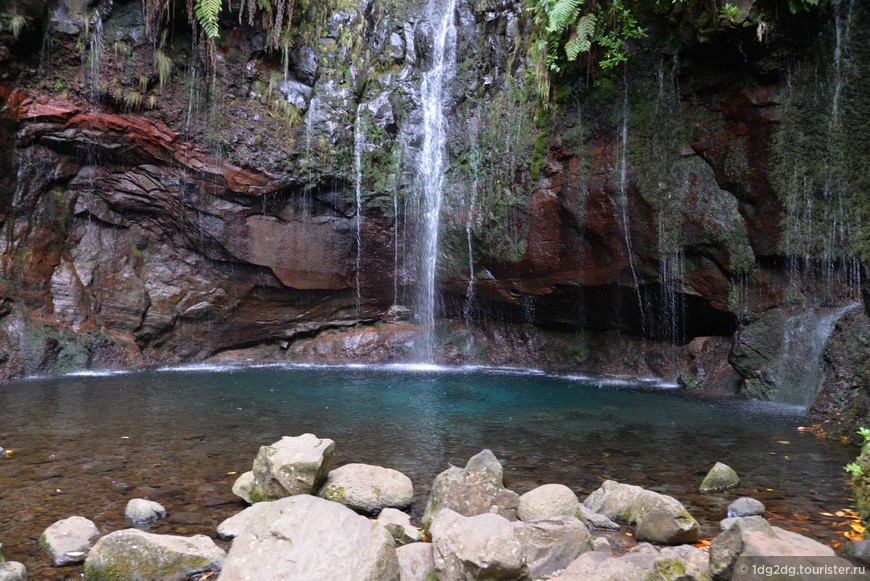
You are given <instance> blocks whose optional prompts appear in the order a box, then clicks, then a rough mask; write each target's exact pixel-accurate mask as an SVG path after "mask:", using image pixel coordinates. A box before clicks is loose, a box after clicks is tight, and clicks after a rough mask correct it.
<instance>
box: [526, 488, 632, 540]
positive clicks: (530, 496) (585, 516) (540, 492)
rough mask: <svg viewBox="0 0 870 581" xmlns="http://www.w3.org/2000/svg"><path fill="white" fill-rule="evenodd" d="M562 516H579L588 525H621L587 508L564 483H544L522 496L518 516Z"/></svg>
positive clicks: (610, 527) (528, 517)
mask: <svg viewBox="0 0 870 581" xmlns="http://www.w3.org/2000/svg"><path fill="white" fill-rule="evenodd" d="M560 516H572V517H577V518H579V519H580V520H581V521H582V522H583V524H585V525H586V526H587V527H590V528H594V529H605V530H616V529H618V528H619V525H618V524H616V523H615V522H613V521H612V520H610V519H609V518H607V517H606V516H604V515H603V514H598V513H597V512H593V511H591V510H589V509H588V508H586V507H585V506H584V505H583V504H581V503H580V501H579V500H578V499H577V495H576V494H574V491H573V490H571V489H570V488H568V487H567V486H565V485H564V484H544V485H543V486H539V487H537V488H535V489H533V490H530V491H528V492H526V493H525V494H523V495H522V496H520V504H519V507H518V508H517V518H518V519H520V520H522V521H533V520H538V519H545V518H554V517H560Z"/></svg>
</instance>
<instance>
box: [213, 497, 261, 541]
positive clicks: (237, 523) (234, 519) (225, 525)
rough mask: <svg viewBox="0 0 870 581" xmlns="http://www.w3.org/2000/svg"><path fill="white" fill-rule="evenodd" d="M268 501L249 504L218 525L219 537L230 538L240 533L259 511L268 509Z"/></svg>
mask: <svg viewBox="0 0 870 581" xmlns="http://www.w3.org/2000/svg"><path fill="white" fill-rule="evenodd" d="M270 504H271V503H270V502H258V503H257V504H254V505H251V506H249V507H248V508H246V509H245V510H243V511H242V512H240V513H238V514H236V515H233V516H231V517H230V518H228V519H226V520H225V521H223V522H222V523H221V524H219V525H218V528H217V534H218V536H219V537H220V538H222V539H226V540H230V539H234V538H236V537H237V536H239V535H240V534H241V532H242V531H243V530H245V527H247V526H248V524H249V523H250V522H251V520H253V519H254V517H255V516H256V515H258V514H260V512H261V511H264V510H268V508H269V505H270Z"/></svg>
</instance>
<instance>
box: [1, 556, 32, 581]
mask: <svg viewBox="0 0 870 581" xmlns="http://www.w3.org/2000/svg"><path fill="white" fill-rule="evenodd" d="M0 581H27V568H26V567H25V566H24V564H23V563H18V562H16V561H8V562H6V563H0Z"/></svg>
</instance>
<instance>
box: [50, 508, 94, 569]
mask: <svg viewBox="0 0 870 581" xmlns="http://www.w3.org/2000/svg"><path fill="white" fill-rule="evenodd" d="M99 537H100V531H99V530H97V525H95V524H94V523H93V522H91V521H90V520H88V519H86V518H84V517H82V516H71V517H69V518H66V519H63V520H60V521H57V522H56V523H54V524H53V525H51V526H50V527H48V528H47V529H45V532H43V533H42V535H41V536H40V537H39V546H41V547H42V548H43V549H45V550H46V551H48V553H49V555H51V559H52V561H53V562H54V564H55V565H56V566H61V565H69V564H71V563H81V562H82V561H84V560H85V557H86V556H87V554H88V551H89V550H90V548H91V547H92V546H94V542H95V541H96V540H97V539H98V538H99Z"/></svg>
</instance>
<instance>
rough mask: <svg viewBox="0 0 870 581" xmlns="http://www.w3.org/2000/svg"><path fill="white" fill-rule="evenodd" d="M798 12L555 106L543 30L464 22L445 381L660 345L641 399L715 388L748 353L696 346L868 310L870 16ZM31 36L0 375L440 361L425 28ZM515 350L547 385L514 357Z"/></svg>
mask: <svg viewBox="0 0 870 581" xmlns="http://www.w3.org/2000/svg"><path fill="white" fill-rule="evenodd" d="M773 4H775V3H764V2H755V3H749V4H747V6H748V7H749V8H748V9H747V10H746V11H745V13H744V12H741V16H740V18H741V19H742V20H741V21H740V22H735V23H731V24H729V23H726V22H721V21H718V20H716V19H715V18H713V19H712V20H711V18H710V17H709V15H706V14H695V13H694V12H693V11H692V10H690V9H688V8H686V6H689V7H691V6H692V4H691V3H688V4H677V5H675V7H674V9H673V11H672V13H671V14H668V15H664V16H663V15H656V14H648V15H642V19H643V20H644V22H643V23H644V25H645V26H646V27H647V28H648V31H649V35H648V37H647V38H646V39H644V40H643V41H639V43H638V44H637V45H636V46H633V47H632V49H633V51H632V52H633V54H634V56H633V57H632V59H631V60H630V61H629V63H628V64H627V65H626V66H624V67H621V68H619V69H618V71H617V72H616V73H615V74H610V75H607V74H598V75H597V76H596V77H595V78H594V79H593V78H591V77H590V76H588V75H586V74H584V73H583V72H582V71H581V70H579V68H578V69H577V70H574V69H570V70H567V71H565V72H564V73H563V74H561V75H557V76H554V78H553V92H552V100H551V105H550V106H549V107H543V106H542V105H541V104H540V102H539V101H538V99H537V97H536V93H535V91H536V87H535V82H534V73H533V63H532V62H531V60H530V57H529V56H528V49H529V45H530V42H531V38H532V34H533V26H532V22H531V20H530V16H529V14H528V13H527V12H526V11H525V10H524V4H523V3H522V2H519V1H505V0H502V1H497V0H460V1H459V2H457V9H456V13H455V15H454V18H455V25H456V27H457V38H458V43H457V50H456V70H455V74H454V75H453V77H452V80H451V82H450V84H449V86H448V87H447V93H448V98H447V99H446V101H445V107H446V111H447V115H448V118H449V127H448V131H449V140H448V144H447V155H448V160H449V169H448V173H447V176H446V184H447V185H446V187H445V189H444V202H443V206H442V212H441V221H440V233H439V241H440V253H439V256H438V277H437V280H438V284H439V296H440V297H441V304H440V311H439V316H440V318H442V319H443V320H445V321H447V320H452V321H453V322H452V323H450V324H447V323H445V325H444V326H443V328H442V329H441V330H440V331H439V334H438V336H439V338H440V340H441V350H440V355H439V357H440V358H442V359H445V360H475V359H478V360H479V359H484V360H490V361H502V360H524V358H529V359H533V358H535V357H542V358H543V359H544V360H553V359H555V360H557V361H561V367H566V368H576V367H579V368H583V367H584V361H587V360H588V358H584V357H582V356H581V355H582V353H583V351H584V349H586V348H585V347H583V345H586V344H587V341H586V339H585V338H587V337H590V336H594V337H598V338H599V339H598V340H600V341H604V342H610V343H611V344H619V343H622V342H624V341H626V340H631V338H635V339H634V340H636V341H639V342H640V343H639V345H641V346H640V347H639V349H640V350H641V351H649V350H650V349H652V350H653V351H659V350H665V351H670V355H669V357H670V358H671V359H674V358H677V359H680V360H681V361H682V363H680V364H673V365H669V366H665V367H667V370H666V371H663V369H662V367H661V366H657V365H655V364H653V365H647V364H646V363H644V364H639V363H636V364H634V365H629V366H628V367H630V368H631V369H632V371H640V372H656V373H659V374H663V375H666V376H668V377H670V378H674V377H676V375H678V374H679V373H680V369H681V368H687V369H688V371H687V372H686V373H684V375H685V376H686V377H689V376H691V377H692V378H693V380H692V383H696V381H695V380H697V379H698V378H699V377H701V376H703V377H706V373H704V374H701V375H700V376H699V375H698V373H696V372H697V371H698V370H699V369H702V370H703V369H706V368H708V367H709V368H710V369H712V368H716V369H721V358H722V357H723V354H722V350H721V349H719V348H717V349H713V350H712V351H715V352H716V353H717V354H718V355H717V356H716V357H718V358H719V361H716V362H713V361H711V362H709V363H708V364H707V365H706V366H705V365H700V367H699V363H698V362H697V361H694V360H693V357H695V356H696V355H697V354H699V353H702V352H704V350H703V349H702V350H700V351H699V350H697V349H696V350H694V351H693V350H692V349H691V348H690V347H687V345H689V343H688V342H689V341H690V340H691V339H693V338H696V337H697V338H700V337H708V336H716V337H728V336H730V335H732V334H733V333H734V332H735V331H737V330H738V328H741V327H743V326H746V325H751V324H753V323H754V322H756V321H758V320H761V319H762V318H763V316H764V314H765V313H766V312H768V311H769V310H770V309H773V308H780V307H783V306H789V307H792V308H798V309H799V308H802V306H807V308H809V306H818V305H834V304H843V303H845V302H848V301H849V300H851V299H854V298H856V297H857V293H858V288H859V286H860V269H859V265H860V259H861V258H862V257H863V256H864V253H865V250H864V249H865V248H866V243H865V241H864V240H865V231H866V229H864V228H862V224H863V214H864V213H866V212H867V211H868V210H870V207H868V206H867V204H866V202H862V201H861V200H863V199H864V198H866V196H864V195H863V194H864V193H866V188H867V187H868V184H870V178H868V170H867V168H866V167H865V166H864V164H861V163H860V162H859V161H858V160H857V158H856V156H854V155H850V152H852V151H856V150H857V151H863V150H865V149H866V148H864V149H860V148H861V147H863V145H864V144H865V142H866V140H867V139H868V137H867V135H866V134H864V133H862V132H861V131H860V130H858V131H854V130H853V131H849V130H848V128H854V127H865V126H867V125H866V121H868V120H867V119H866V117H867V116H868V113H867V112H868V111H870V106H868V105H870V104H868V103H867V102H866V100H867V99H868V96H867V95H870V91H866V90H863V88H865V87H864V86H865V85H866V83H867V81H866V79H865V78H864V75H862V74H861V70H862V67H863V66H866V63H867V56H868V55H867V54H866V52H867V51H866V47H867V46H868V44H870V43H867V42H866V40H867V38H866V36H867V32H866V31H867V30H868V29H870V27H868V26H867V25H866V24H867V20H868V18H870V17H868V13H867V12H868V11H867V8H866V7H864V6H862V5H859V3H857V2H847V1H845V0H843V1H840V2H835V3H833V5H832V6H831V7H829V8H828V9H827V11H826V12H824V13H823V14H821V15H818V17H816V18H813V19H805V20H800V19H798V18H795V19H791V20H790V19H788V18H781V19H774V17H773V16H771V15H772V14H773V12H771V10H770V8H771V6H772V5H773ZM16 10H17V11H18V13H19V14H21V15H26V17H27V19H28V20H27V22H28V26H27V27H26V28H24V29H23V30H22V31H21V32H20V34H19V35H17V36H15V35H13V34H12V32H11V29H10V27H8V26H7V27H4V29H3V30H4V32H2V33H0V46H2V50H0V60H2V61H3V71H2V78H0V87H2V88H0V105H2V110H0V133H2V139H0V143H2V144H3V145H2V146H0V147H2V150H0V166H2V167H0V169H2V170H3V171H0V200H2V203H0V210H2V215H0V218H2V233H3V236H2V237H0V240H2V246H0V258H2V267H3V289H2V290H3V313H4V316H3V319H2V326H3V329H2V345H3V347H4V348H3V351H4V357H3V361H4V363H3V365H4V368H3V374H4V375H5V376H16V375H20V374H22V373H37V372H60V371H63V370H67V369H73V368H79V367H84V366H101V365H141V364H147V363H150V362H174V361H192V360H202V359H207V358H211V357H217V358H221V359H233V358H243V357H246V356H248V357H254V356H255V357H257V358H268V359H277V360H286V359H295V358H305V359H317V358H327V359H328V358H341V357H349V358H363V359H365V358H375V359H385V358H386V359H395V358H413V357H414V353H415V343H416V342H417V339H418V337H417V333H416V330H415V325H413V324H412V322H413V319H414V316H415V313H414V308H415V298H414V297H415V296H416V286H417V279H418V274H417V273H418V270H419V266H418V265H419V260H420V258H419V249H418V248H417V240H418V238H419V237H418V236H417V232H418V231H419V229H420V217H419V214H420V203H419V192H418V191H417V189H418V187H419V180H418V179H417V176H418V174H419V171H418V167H417V162H418V159H419V155H420V149H421V134H422V128H421V123H422V112H421V94H420V83H421V76H422V73H423V72H424V71H426V70H428V68H429V67H430V66H431V60H432V55H431V52H432V44H433V43H432V38H431V35H432V21H431V20H432V17H431V16H429V13H430V12H429V10H428V9H427V3H426V2H423V1H422V0H418V1H415V2H410V3H400V2H392V1H390V0H370V1H367V2H355V1H352V0H347V1H335V2H326V3H316V2H305V3H301V2H300V4H299V6H298V7H297V11H296V14H295V24H294V27H293V31H294V32H293V45H292V50H289V51H288V52H287V54H286V55H285V58H284V59H283V61H284V62H282V58H281V55H280V54H275V53H272V52H269V51H268V50H264V35H263V32H262V31H261V30H259V29H258V28H257V27H256V26H249V25H247V24H246V23H244V22H242V23H239V22H238V21H237V20H236V19H235V18H234V17H230V16H229V15H225V16H224V18H223V20H222V30H223V33H222V37H221V39H220V41H219V42H218V43H217V50H216V51H215V53H214V54H208V52H207V51H206V50H205V48H204V44H203V42H202V41H201V39H198V38H194V37H192V36H191V30H190V27H189V26H188V24H187V21H186V17H185V16H184V15H183V14H181V13H178V14H173V15H171V18H170V19H169V21H168V23H167V24H166V26H165V27H164V29H163V30H162V31H151V33H150V34H146V30H145V22H144V18H143V15H142V4H141V3H139V2H116V3H114V4H112V3H108V2H102V3H100V4H99V6H89V5H88V4H87V3H86V2H84V1H83V0H79V1H67V2H59V1H57V0H48V2H47V3H44V2H39V1H37V0H33V1H31V2H19V3H18V5H17V8H16ZM13 15H14V14H13V12H12V8H9V7H7V8H4V9H3V12H2V14H0V20H2V21H4V22H7V21H10V19H11V18H12V16H13ZM98 21H99V22H98ZM167 59H168V62H169V65H168V66H167V65H166V63H167ZM832 168H836V170H834V169H832ZM357 189H358V191H359V193H360V201H361V204H360V205H359V207H358V205H357V202H356V199H355V193H356V191H357ZM358 234H359V241H360V242H359V243H358V242H357V236H358ZM391 305H405V306H407V307H410V310H407V309H401V308H400V309H390V307H391ZM397 320H398V322H397ZM403 320H404V321H403ZM408 320H410V321H411V322H408ZM459 321H464V325H461V324H460V323H459ZM361 326H362V327H361ZM463 326H464V327H465V328H466V332H467V333H468V336H471V337H474V338H475V341H474V342H473V344H467V342H463V341H458V340H457V339H456V336H457V335H456V334H457V333H458V331H457V329H459V328H460V327H463ZM351 328H353V330H352V331H347V330H348V329H351ZM517 329H521V330H522V331H517ZM523 329H524V330H523ZM517 332H519V333H520V334H521V335H524V336H528V337H529V338H530V339H529V340H520V341H517V342H515V343H522V344H524V345H525V347H523V348H522V349H520V351H523V350H524V351H525V355H522V354H521V353H520V352H519V351H518V350H517V349H516V348H515V347H516V346H514V347H511V348H510V349H507V348H505V349H504V350H503V352H500V351H499V349H500V348H501V345H502V344H503V343H504V342H499V341H498V340H497V339H496V340H494V339H493V338H494V337H496V336H504V334H505V333H507V334H512V333H517ZM590 334H592V335H590ZM544 335H546V337H547V339H546V340H543V339H541V340H534V337H535V336H538V337H539V338H540V337H544ZM335 336H343V337H344V339H343V340H341V341H338V342H336V341H334V340H333V339H331V338H332V337H335ZM366 337H368V338H366ZM578 337H579V338H582V339H578ZM608 337H610V338H613V337H616V338H617V340H616V341H613V340H611V339H608ZM348 341H349V342H348ZM551 341H556V343H555V344H554V343H552V342H551ZM459 343H462V344H463V345H465V346H464V347H462V348H459V347H457V345H458V344H459ZM715 343H716V342H713V343H710V344H711V345H712V344H715ZM644 344H645V345H647V347H643V345H644ZM469 345H471V346H469ZM542 345H547V347H546V348H543V347H541V346H542ZM554 345H561V347H554ZM566 345H567V347H566ZM565 348H567V349H569V350H573V351H577V357H576V358H572V361H571V362H566V361H565V360H564V358H559V357H550V356H549V355H548V354H547V353H546V350H547V349H556V350H557V351H558V350H559V349H565ZM573 351H572V352H573ZM693 353H695V355H693ZM653 359H655V357H654V358H653ZM737 359H739V353H737V354H732V361H735V362H736V360H737ZM554 365H557V366H559V363H554ZM620 365H621V364H620ZM606 367H607V366H606V365H605V366H603V367H597V368H598V369H602V368H606ZM615 367H618V365H616V364H614V365H612V366H611V368H609V369H607V370H608V371H618V370H619V369H615ZM735 367H736V368H737V369H742V368H743V367H745V366H743V367H741V365H740V364H739V363H735ZM623 369H625V367H623ZM692 369H694V370H695V372H692V371H691V370H692ZM713 375H714V376H716V377H721V373H720V372H718V371H717V373H715V374H713ZM730 382H731V380H729V384H730ZM702 383H703V382H702ZM774 399H775V397H774Z"/></svg>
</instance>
